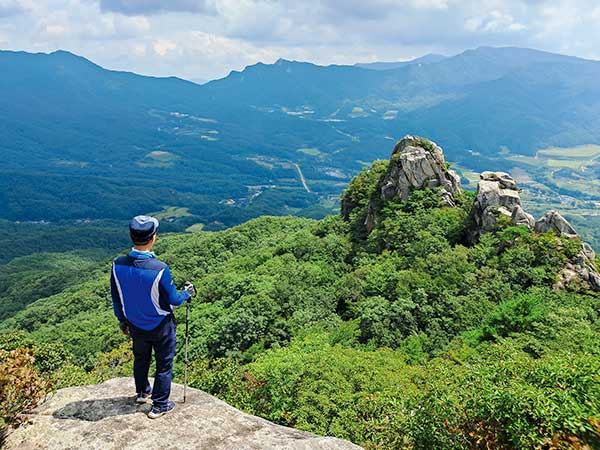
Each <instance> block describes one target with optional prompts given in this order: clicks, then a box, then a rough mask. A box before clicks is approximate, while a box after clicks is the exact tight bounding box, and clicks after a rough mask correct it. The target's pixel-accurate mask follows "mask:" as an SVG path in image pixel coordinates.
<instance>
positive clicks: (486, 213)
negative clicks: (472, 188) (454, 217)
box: [469, 172, 534, 242]
mask: <svg viewBox="0 0 600 450" xmlns="http://www.w3.org/2000/svg"><path fill="white" fill-rule="evenodd" d="M501 216H504V217H506V218H507V219H509V220H510V221H511V222H512V223H513V224H515V225H525V226H526V227H527V228H529V229H533V226H534V219H533V216H532V215H531V214H528V213H526V212H525V210H524V209H523V207H522V206H521V197H520V195H519V191H518V189H517V183H516V182H515V180H513V179H512V178H511V176H510V175H508V174H507V173H504V172H483V173H482V174H481V175H480V180H479V184H478V185H477V196H476V198H475V203H474V204H473V212H472V219H473V223H474V228H473V230H471V232H470V236H469V240H470V241H471V242H477V241H478V240H479V237H480V236H481V235H482V234H483V233H488V232H490V231H494V230H495V229H496V227H497V224H498V219H499V217H501Z"/></svg>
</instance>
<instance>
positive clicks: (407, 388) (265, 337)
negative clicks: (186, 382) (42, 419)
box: [0, 163, 600, 450]
mask: <svg viewBox="0 0 600 450" xmlns="http://www.w3.org/2000/svg"><path fill="white" fill-rule="evenodd" d="M382 167H383V166H381V165H380V164H379V163H378V164H376V165H375V167H374V169H373V170H374V172H368V171H365V172H364V173H363V174H361V175H360V176H359V177H357V178H356V179H355V180H354V182H353V183H352V184H351V185H350V186H349V188H348V190H347V191H346V194H345V195H346V196H347V198H348V199H350V200H351V202H352V205H353V208H351V209H350V210H349V212H348V213H347V214H346V218H343V217H341V216H340V217H335V216H332V217H327V218H326V219H323V220H320V221H315V220H311V219H302V218H292V217H262V218H259V219H255V220H252V221H250V222H247V223H245V224H243V225H240V226H237V227H234V228H231V229H228V230H225V231H220V232H212V233H210V232H200V233H193V234H179V235H170V236H165V237H161V238H160V239H159V242H158V248H157V249H156V250H157V252H158V254H159V255H160V256H161V258H162V259H164V260H165V261H166V262H168V263H169V264H171V266H172V268H173V273H174V278H175V281H176V283H178V284H179V283H181V282H182V281H183V280H185V279H191V280H192V281H194V282H195V283H196V285H197V288H198V291H199V296H198V298H197V299H196V300H195V303H194V305H193V308H192V314H191V324H190V325H191V327H190V329H191V347H190V349H191V360H192V366H191V376H190V379H191V384H192V385H193V386H195V387H198V388H201V389H204V390H206V391H208V392H211V393H213V394H215V395H217V396H219V397H220V398H222V399H224V400H226V401H228V402H230V403H231V404H233V405H235V406H237V407H240V408H241V409H243V410H245V411H248V412H250V413H253V414H257V415H260V416H263V417H266V418H268V419H270V420H273V421H275V422H278V423H282V424H285V425H289V426H293V427H297V428H301V429H304V430H309V431H314V432H317V433H322V434H329V435H335V436H339V437H342V438H346V439H350V440H352V441H353V442H356V443H358V444H360V445H362V446H364V447H365V448H367V449H369V450H371V449H396V448H414V449H430V448H440V449H454V448H507V449H511V448H540V449H541V448H545V449H558V448H581V449H584V448H597V447H598V446H600V375H599V374H600V350H599V349H600V347H598V345H597V343H598V342H599V341H600V296H599V295H598V294H596V293H594V292H589V291H587V290H586V289H585V286H583V285H572V286H571V288H570V289H569V290H567V291H556V290H554V289H553V288H552V286H553V284H554V282H555V280H556V275H557V272H558V270H559V269H560V268H561V267H563V266H564V264H565V263H566V262H567V261H568V260H569V259H570V258H572V257H573V255H575V254H576V253H577V252H579V250H580V248H581V242H580V241H579V240H578V239H574V240H569V239H566V238H563V237H561V236H558V235H555V234H542V235H537V234H533V233H530V232H529V231H527V230H526V229H525V228H522V227H510V226H501V227H500V229H499V230H498V231H497V232H495V233H490V234H486V235H484V236H483V238H482V239H481V242H480V243H478V244H477V245H475V246H466V245H464V239H463V238H464V235H465V230H466V229H467V227H469V226H470V224H469V210H470V207H471V205H472V202H473V198H472V196H471V195H465V196H464V198H462V199H460V202H461V204H460V206H459V207H457V208H440V207H439V206H438V203H439V195H438V192H436V191H435V190H425V191H417V192H415V193H414V194H413V195H412V196H411V197H410V198H409V200H408V201H406V202H394V201H389V202H386V203H385V204H381V205H379V207H380V210H379V211H378V220H377V222H376V225H375V228H374V229H373V231H372V232H371V233H370V234H367V233H366V231H365V229H364V217H365V214H366V208H367V207H368V201H367V199H368V198H369V197H370V196H371V194H372V192H373V190H374V186H375V184H376V183H377V181H378V179H379V176H377V175H376V174H377V173H381V170H384V169H382ZM374 174H375V175H374ZM94 264H95V267H96V270H95V271H92V272H91V275H90V276H89V277H88V278H87V279H83V280H82V281H77V282H75V281H69V283H68V286H66V287H64V288H62V287H61V289H60V292H56V293H54V292H49V294H50V295H49V296H47V297H45V298H41V299H39V300H37V301H35V302H33V303H30V304H28V305H26V306H25V307H24V308H23V309H22V310H21V311H17V312H15V313H13V314H11V317H9V318H7V319H5V320H4V321H3V322H2V323H0V349H3V350H5V351H10V350H13V349H16V348H27V349H29V351H30V352H31V353H32V354H33V355H34V356H35V358H36V360H35V361H36V362H35V364H36V370H37V373H39V374H40V376H42V377H43V378H44V379H47V380H51V381H52V383H53V384H54V386H55V387H62V386H67V385H72V384H80V383H93V382H98V381H100V380H103V379H106V378H109V377H113V376H116V375H124V374H129V373H130V371H131V354H130V351H129V350H128V348H129V343H128V342H127V338H126V337H124V336H122V335H121V334H119V333H118V328H117V327H116V320H115V319H114V317H113V316H112V310H111V306H110V297H109V288H108V269H109V264H108V262H107V263H106V264H104V265H103V264H99V263H97V262H96V263H94ZM83 267H85V265H84V266H83ZM65 269H66V270H71V269H70V268H69V267H68V266H65ZM28 286H31V289H32V291H31V292H30V294H28V293H27V292H28V291H27V289H28V288H29V287H28ZM35 289H37V287H36V285H35V284H32V283H25V284H24V285H23V286H22V288H21V291H22V292H23V293H24V295H34V292H37V291H35ZM182 313H183V311H181V310H178V311H177V316H178V318H179V320H181V319H182V316H183V314H182ZM182 332H183V327H179V329H178V333H179V335H180V337H181V335H182ZM182 359H183V358H182V348H180V349H179V352H178V355H177V360H176V367H175V374H176V377H180V376H181V374H182Z"/></svg>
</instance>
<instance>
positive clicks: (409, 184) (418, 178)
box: [365, 135, 461, 232]
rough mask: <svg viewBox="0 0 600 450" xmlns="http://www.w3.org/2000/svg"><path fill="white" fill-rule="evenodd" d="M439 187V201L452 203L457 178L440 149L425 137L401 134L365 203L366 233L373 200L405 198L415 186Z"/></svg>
mask: <svg viewBox="0 0 600 450" xmlns="http://www.w3.org/2000/svg"><path fill="white" fill-rule="evenodd" d="M437 187H440V188H442V189H441V190H440V196H441V198H440V204H441V205H442V206H456V202H455V195H456V194H457V193H458V192H459V191H460V190H461V188H460V177H459V176H458V175H457V174H456V173H455V172H454V171H452V170H449V169H448V165H447V163H446V160H445V159H444V153H443V152H442V149H441V148H440V147H439V146H438V145H437V144H436V143H435V142H432V141H430V140H428V139H425V138H421V137H418V136H410V135H407V136H404V137H403V138H402V139H401V140H400V141H398V143H397V144H396V146H395V147H394V150H393V152H392V156H391V158H390V162H389V166H388V170H387V172H386V173H385V174H384V176H383V177H382V179H381V180H380V182H379V192H378V194H379V198H376V199H372V201H371V202H370V203H369V209H368V213H367V219H366V221H365V225H366V226H367V230H368V231H369V232H370V231H371V230H372V229H373V227H374V225H375V221H376V214H377V211H376V203H377V200H379V199H382V200H390V199H392V198H396V197H397V198H400V199H401V200H406V199H407V198H408V197H409V196H410V194H411V193H412V192H413V191H415V190H417V189H427V188H437Z"/></svg>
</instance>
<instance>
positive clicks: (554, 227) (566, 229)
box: [534, 210, 578, 238]
mask: <svg viewBox="0 0 600 450" xmlns="http://www.w3.org/2000/svg"><path fill="white" fill-rule="evenodd" d="M534 230H535V232H536V233H546V232H548V231H554V232H556V233H558V234H561V235H563V236H566V237H569V238H575V237H577V236H578V235H577V232H576V231H575V228H573V227H572V226H571V224H570V223H569V222H568V221H567V219H565V218H564V217H563V216H561V215H560V214H559V213H558V212H556V211H553V210H551V211H548V212H547V213H546V214H545V215H544V216H543V217H542V218H541V219H539V220H538V221H537V222H536V223H535V227H534Z"/></svg>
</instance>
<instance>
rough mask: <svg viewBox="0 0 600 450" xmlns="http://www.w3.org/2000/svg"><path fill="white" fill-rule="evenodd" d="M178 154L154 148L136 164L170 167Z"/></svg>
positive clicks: (177, 157)
mask: <svg viewBox="0 0 600 450" xmlns="http://www.w3.org/2000/svg"><path fill="white" fill-rule="evenodd" d="M177 159H179V156H177V155H174V154H173V153H169V152H165V151H163V150H154V151H152V152H150V153H147V154H146V155H145V156H144V159H143V160H142V161H138V162H137V163H136V164H137V165H138V166H140V167H163V168H164V167H171V166H173V164H174V162H175V161H176V160H177Z"/></svg>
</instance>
